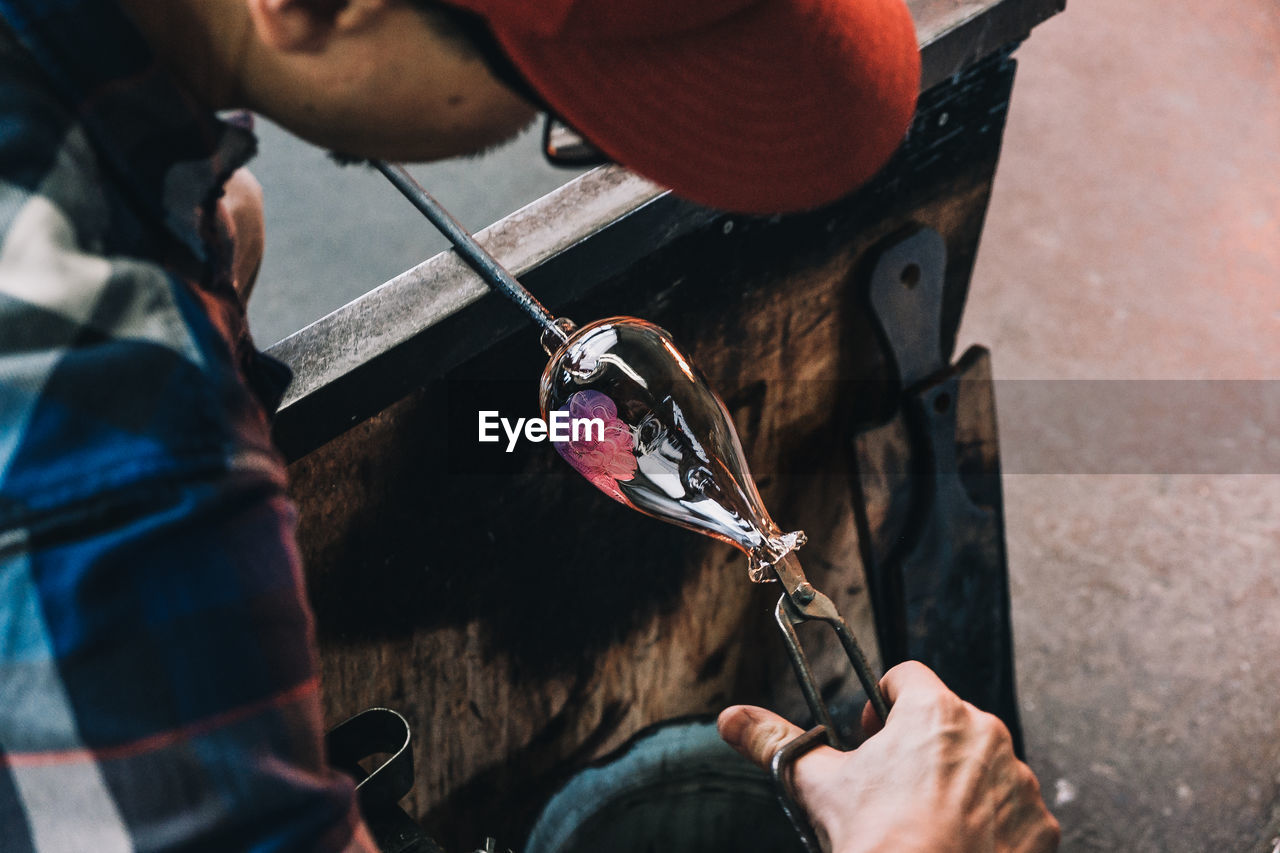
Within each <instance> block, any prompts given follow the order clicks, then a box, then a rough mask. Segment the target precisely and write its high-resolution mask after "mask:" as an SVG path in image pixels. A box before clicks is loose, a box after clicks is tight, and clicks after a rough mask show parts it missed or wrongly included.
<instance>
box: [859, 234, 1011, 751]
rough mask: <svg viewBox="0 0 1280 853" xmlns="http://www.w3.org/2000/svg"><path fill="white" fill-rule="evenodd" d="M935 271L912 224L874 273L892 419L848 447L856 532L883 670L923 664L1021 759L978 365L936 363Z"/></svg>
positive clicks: (983, 378)
mask: <svg viewBox="0 0 1280 853" xmlns="http://www.w3.org/2000/svg"><path fill="white" fill-rule="evenodd" d="M945 273H946V245H945V242H944V240H943V238H942V236H941V235H940V234H938V233H937V232H936V231H934V230H932V229H929V228H923V227H920V228H917V229H916V230H914V231H913V232H911V233H910V234H908V235H907V236H906V237H904V238H902V239H900V240H898V241H897V242H895V243H893V244H891V245H888V246H886V247H885V248H883V249H882V250H881V252H880V254H879V256H878V258H877V259H876V263H875V265H874V267H873V271H872V274H871V279H870V281H869V283H868V296H869V302H870V305H871V309H872V312H873V314H874V315H875V319H876V320H877V321H878V322H879V324H880V327H881V330H882V331H883V334H884V339H885V341H886V342H887V344H888V349H889V350H890V353H891V355H892V356H893V360H894V363H895V365H896V366H897V372H898V377H899V381H900V386H899V387H900V391H899V396H898V399H897V400H896V406H895V409H896V413H895V414H894V416H893V417H892V418H891V419H890V420H889V421H888V422H887V423H885V424H882V425H880V426H878V427H875V428H872V429H868V430H864V431H863V432H861V433H859V434H857V435H856V436H855V437H854V439H853V450H854V453H853V456H854V465H855V469H856V471H855V488H856V489H857V490H858V491H859V493H860V495H861V498H862V500H860V501H855V506H857V507H858V513H859V516H860V517H859V528H860V530H859V533H860V538H861V539H862V548H863V557H864V563H865V565H866V569H867V580H868V585H869V587H870V591H871V598H872V604H873V607H874V609H875V611H876V623H877V627H878V630H879V634H880V646H881V655H882V657H883V659H884V661H885V665H886V666H889V665H891V664H893V663H897V662H900V661H903V660H919V661H922V662H923V663H925V664H927V665H929V666H930V667H931V668H932V669H934V671H935V672H937V673H938V675H939V676H940V677H941V678H942V680H943V681H944V682H946V684H947V685H948V686H949V687H950V688H951V689H952V690H954V691H955V692H956V693H958V694H959V695H960V696H961V697H962V698H964V699H967V700H968V701H970V702H973V703H974V704H975V705H977V706H978V707H980V708H983V709H985V710H987V711H990V712H992V713H994V714H996V715H997V716H999V717H1000V718H1001V719H1002V720H1003V721H1004V722H1005V724H1006V725H1007V726H1008V728H1009V730H1010V732H1011V733H1012V735H1013V739H1014V744H1015V748H1016V750H1017V751H1018V753H1019V754H1021V753H1022V737H1021V727H1020V724H1019V719H1018V708H1017V701H1016V696H1015V692H1014V683H1013V644H1012V638H1011V634H1012V631H1011V626H1010V616H1009V595H1008V569H1007V566H1006V560H1005V551H1004V524H1003V512H1002V499H1001V495H1000V486H999V474H1000V469H999V458H998V449H997V441H996V423H995V404H994V394H993V391H992V387H991V376H990V358H989V354H988V353H987V352H986V350H984V349H982V348H981V347H974V348H972V349H971V350H969V352H967V353H965V355H964V356H963V357H961V359H960V360H959V361H958V362H957V363H956V365H954V366H950V365H948V364H947V363H946V361H945V359H944V354H943V350H942V328H941V317H942V305H943V290H944V286H945ZM978 493H981V496H980V500H979V499H978V498H975V494H978ZM873 516H874V517H873Z"/></svg>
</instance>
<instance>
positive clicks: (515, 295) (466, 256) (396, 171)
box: [370, 160, 569, 343]
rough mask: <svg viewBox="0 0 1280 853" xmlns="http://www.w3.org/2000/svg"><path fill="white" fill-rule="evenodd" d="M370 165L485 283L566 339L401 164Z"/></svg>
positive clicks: (553, 321)
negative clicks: (433, 227) (442, 235)
mask: <svg viewBox="0 0 1280 853" xmlns="http://www.w3.org/2000/svg"><path fill="white" fill-rule="evenodd" d="M370 162H371V163H372V164H373V167H374V168H375V169H377V170H378V171H379V172H381V173H382V174H383V175H385V176H386V178H387V180H389V181H390V182H391V183H392V185H393V186H395V188H396V189H398V190H400V192H401V194H403V195H404V197H405V198H407V199H408V200H409V202H410V203H411V204H412V205H413V206H414V207H416V208H417V209H418V211H419V212H421V213H422V215H423V216H425V217H427V219H429V220H430V221H431V224H432V225H434V226H435V227H436V228H438V229H439V230H440V233H441V234H444V236H445V237H447V238H448V239H449V242H450V243H452V244H453V247H454V248H455V249H456V250H457V252H458V254H459V255H460V256H461V257H462V259H463V260H464V261H466V262H467V265H468V266H470V267H471V268H472V269H473V270H475V271H476V273H478V274H479V276H480V278H482V279H484V282H485V284H487V285H489V286H490V287H492V288H493V289H494V290H496V291H498V292H499V293H501V294H502V295H503V296H505V297H507V298H508V299H510V300H511V301H512V302H514V303H515V304H516V305H518V306H519V307H520V309H521V310H523V311H524V312H525V313H526V314H528V315H529V316H530V317H532V318H533V320H534V322H535V323H537V324H538V325H539V326H541V327H542V330H543V332H545V333H546V334H549V335H551V336H552V337H554V338H555V339H556V340H558V341H560V342H561V343H564V342H566V341H568V340H569V336H568V335H567V334H565V331H564V329H562V328H560V327H559V326H557V325H556V318H555V317H554V316H552V314H551V312H550V311H548V310H547V309H546V308H545V307H543V305H542V303H541V302H539V301H538V300H537V298H536V297H535V296H534V295H533V294H532V293H530V292H529V291H528V290H526V289H525V287H524V285H522V284H521V283H520V282H518V281H516V278H515V276H513V275H512V274H511V273H509V272H507V270H506V268H505V267H504V266H502V264H501V263H499V262H498V259H497V258H495V257H494V256H493V255H491V254H489V252H488V251H486V250H485V248H484V247H483V246H481V245H480V243H479V242H477V241H476V238H475V237H473V236H471V233H470V232H469V231H467V229H466V228H464V227H463V226H462V223H461V222H459V221H458V220H456V219H454V218H453V215H452V214H451V213H449V211H447V210H445V209H444V206H443V205H441V204H440V202H438V201H436V199H435V197H434V196H432V195H431V193H429V192H427V191H426V190H425V189H424V188H423V186H422V185H421V184H419V183H418V182H417V180H415V179H414V177H413V175H410V174H409V172H408V170H406V169H405V168H404V166H401V165H399V164H398V163H387V162H384V161H382V160H372V161H370Z"/></svg>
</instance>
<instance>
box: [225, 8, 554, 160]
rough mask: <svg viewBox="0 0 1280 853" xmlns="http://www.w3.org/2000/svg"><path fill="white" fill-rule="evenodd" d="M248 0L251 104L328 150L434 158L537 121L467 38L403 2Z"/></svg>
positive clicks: (245, 77)
mask: <svg viewBox="0 0 1280 853" xmlns="http://www.w3.org/2000/svg"><path fill="white" fill-rule="evenodd" d="M245 2H247V4H248V8H249V12H250V17H251V20H252V22H253V30H254V38H255V44H254V45H253V47H252V50H249V51H246V53H245V61H244V67H243V68H242V69H241V72H240V77H241V85H242V92H243V96H244V99H245V100H247V101H248V105H249V106H251V107H252V108H253V109H255V110H257V111H258V112H261V113H263V114H264V115H266V116H268V117H270V118H272V119H274V120H275V121H277V122H279V123H280V124H282V125H284V126H285V127H287V128H289V129H290V130H292V131H293V132H295V133H297V134H298V135H299V136H302V137H304V138H306V139H308V140H310V141H312V142H314V143H316V144H318V145H321V146H323V147H326V148H329V149H331V150H334V151H337V152H339V153H342V154H348V155H352V156H358V157H370V158H374V157H376V158H380V159H387V160H435V159H440V158H444V157H450V156H456V155H459V154H465V153H470V152H473V151H477V150H480V149H483V148H486V147H489V146H492V145H494V144H497V143H499V142H501V141H503V140H505V139H507V138H509V137H511V136H512V135H514V134H515V133H517V132H518V131H519V130H520V129H521V128H523V127H524V126H525V125H527V124H528V123H529V122H530V121H531V120H532V118H533V116H534V113H535V110H534V108H533V107H532V106H530V105H529V104H528V103H526V102H525V101H523V100H521V99H520V98H519V97H518V96H516V95H515V94H514V93H513V92H511V90H510V89H508V88H506V87H505V86H503V85H502V84H501V83H499V82H498V81H497V80H496V79H495V78H494V77H493V75H492V73H491V72H490V71H489V69H488V67H487V66H486V65H485V63H484V61H483V60H482V59H481V58H480V57H479V56H478V55H477V54H476V53H475V52H474V51H473V50H471V49H470V48H469V47H468V46H467V45H466V43H465V42H462V41H461V40H460V37H459V36H457V35H454V34H451V33H448V32H447V31H445V30H444V29H443V28H441V27H440V26H438V25H437V24H435V23H434V22H433V21H432V19H431V18H429V17H428V16H427V15H425V14H423V13H422V12H421V11H420V10H419V9H415V8H413V7H412V6H410V5H408V3H406V2H404V0H349V2H347V3H345V5H344V4H341V3H332V2H330V3H322V2H319V0H245ZM325 6H328V7H329V11H327V12H326V11H325ZM334 6H338V7H339V8H338V9H337V11H333V7H334Z"/></svg>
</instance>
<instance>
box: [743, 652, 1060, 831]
mask: <svg viewBox="0 0 1280 853" xmlns="http://www.w3.org/2000/svg"><path fill="white" fill-rule="evenodd" d="M880 687H881V689H882V690H883V691H884V694H885V698H887V699H888V700H889V702H890V703H892V705H893V708H892V710H891V711H890V712H889V719H888V721H887V722H886V724H885V725H884V726H883V727H881V725H880V720H879V719H878V718H877V717H876V715H875V712H874V711H872V710H871V707H870V705H868V706H867V707H866V708H864V709H863V713H862V726H863V729H864V730H865V731H866V733H867V734H868V735H869V738H868V739H867V741H866V742H865V743H864V744H863V745H862V746H860V747H858V749H856V750H854V751H853V752H837V751H836V750H834V749H831V748H830V747H825V746H824V747H819V748H817V749H815V750H813V751H812V752H810V753H809V754H808V755H806V756H804V757H803V758H801V759H800V760H799V761H798V762H796V765H795V768H794V775H793V777H792V787H793V790H794V792H795V795H796V799H797V800H799V802H800V803H801V804H802V805H803V806H804V807H805V809H806V811H807V812H808V813H809V817H810V819H811V820H812V822H813V825H814V829H815V830H816V831H817V833H818V836H819V839H820V841H821V842H822V846H823V849H824V850H826V851H828V853H872V851H876V853H885V851H893V853H937V851H957V853H969V851H983V853H987V851H991V853H996V851H998V853H1006V851H1007V853H1014V852H1015V851H1016V853H1041V852H1042V851H1053V850H1056V849H1057V848H1058V839H1059V836H1060V831H1059V829H1058V822H1057V821H1056V820H1055V819H1054V817H1053V815H1051V814H1049V810H1048V809H1047V808H1046V807H1045V804H1044V801H1043V800H1042V799H1041V798H1040V785H1039V783H1038V782H1037V781H1036V777H1035V775H1034V774H1033V773H1032V772H1031V769H1030V768H1029V767H1027V765H1025V764H1023V763H1022V762H1021V761H1019V760H1018V759H1017V758H1016V757H1015V756H1014V754H1013V744H1012V741H1011V740H1010V738H1009V731H1008V729H1006V728H1005V726H1004V724H1003V723H1001V722H1000V720H998V719H997V718H996V717H994V716H992V715H991V714H987V713H984V712H982V711H979V710H978V709H977V708H975V707H974V706H973V705H970V704H969V703H968V702H965V701H963V700H961V699H960V698H959V697H958V696H956V695H955V694H954V693H952V692H951V691H950V690H948V689H947V687H946V685H944V684H943V683H942V682H941V681H940V680H939V679H938V677H937V676H936V675H934V674H933V672H932V671H931V670H929V669H928V668H927V667H925V666H924V665H922V664H919V663H914V662H907V663H904V664H901V665H899V666H896V667H894V668H893V669H892V670H890V671H889V673H888V674H887V675H885V677H884V679H883V680H882V681H881V682H880ZM718 725H719V728H720V736H721V737H723V738H724V739H725V740H726V741H727V742H728V743H729V744H730V745H731V746H733V747H734V748H735V749H736V750H738V752H740V753H742V754H743V755H744V756H746V757H747V758H749V759H750V760H751V761H753V762H755V763H756V764H758V765H760V766H761V767H764V768H767V767H768V766H769V761H770V759H772V758H773V754H774V752H776V751H777V750H778V748H779V747H780V746H782V745H783V744H784V743H786V742H787V741H789V740H790V739H791V738H793V737H795V736H796V735H798V734H800V729H799V728H797V727H796V726H793V725H792V724H791V723H789V722H787V721H786V720H784V719H783V718H782V717H779V716H778V715H777V714H774V713H772V712H770V711H766V710H764V709H763V708H754V707H750V706H745V705H738V706H735V707H733V708H728V709H726V710H725V711H724V712H723V713H722V714H721V715H720V720H719V723H718Z"/></svg>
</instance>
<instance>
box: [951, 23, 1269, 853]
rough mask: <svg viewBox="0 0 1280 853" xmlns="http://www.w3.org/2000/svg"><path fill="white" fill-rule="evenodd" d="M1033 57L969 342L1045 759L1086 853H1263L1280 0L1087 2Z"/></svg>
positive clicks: (1040, 755) (1009, 138) (1028, 707)
mask: <svg viewBox="0 0 1280 853" xmlns="http://www.w3.org/2000/svg"><path fill="white" fill-rule="evenodd" d="M1018 56H1019V59H1020V68H1019V77H1018V82H1017V84H1016V86H1015V88H1014V103H1013V110H1012V114H1011V117H1010V123H1009V128H1008V132H1007V135H1006V138H1005V148H1004V155H1003V159H1002V161H1001V166H1000V173H999V177H998V179H997V183H996V191H995V195H994V198H993V201H992V207H991V213H990V218H989V220H988V225H987V229H986V233H985V236H984V240H983V248H982V251H981V253H980V256H979V262H978V268H977V271H976V275H975V278H974V288H973V294H972V298H971V302H970V305H969V307H968V310H967V313H966V320H965V326H964V329H963V332H962V336H963V337H964V338H965V339H967V340H969V341H981V342H983V343H986V344H988V345H989V346H991V348H992V350H993V352H994V357H995V369H996V373H997V376H998V377H1000V378H1002V379H1005V380H1010V381H1007V382H1003V383H1002V384H1001V387H1000V388H999V389H998V400H999V402H1000V424H1001V431H1002V443H1003V453H1004V460H1005V465H1006V471H1007V476H1006V478H1005V489H1006V495H1005V507H1006V513H1007V521H1008V538H1009V554H1010V563H1011V573H1012V583H1013V607H1014V618H1015V630H1016V633H1017V637H1016V639H1017V645H1018V677H1019V689H1020V695H1021V697H1022V702H1023V707H1024V715H1023V721H1024V724H1025V727H1026V732H1027V736H1028V750H1029V752H1030V756H1031V763H1032V765H1033V767H1034V768H1035V769H1036V771H1037V773H1038V774H1039V776H1040V779H1041V782H1042V784H1043V786H1044V789H1045V792H1046V795H1047V798H1048V801H1049V803H1050V805H1051V807H1052V808H1053V810H1054V811H1055V813H1056V814H1057V815H1058V817H1059V819H1060V820H1061V822H1062V826H1063V850H1065V851H1092V850H1107V851H1171V852H1172V851H1259V853H1264V851H1265V852H1267V853H1269V851H1272V850H1273V849H1280V840H1277V836H1280V382H1277V381H1276V380H1277V379H1280V6H1277V5H1276V4H1275V3H1274V2H1272V0H1237V2H1234V3H1231V4H1216V3H1215V4H1188V3H1163V2H1159V0H1126V2H1123V3H1117V2H1115V1H1114V0H1069V4H1068V9H1067V11H1066V13H1064V14H1063V15H1061V16H1059V17H1058V18H1056V19H1054V20H1052V21H1050V22H1049V23H1047V24H1045V25H1044V26H1043V27H1042V28H1040V29H1039V30H1037V31H1036V33H1035V34H1034V35H1033V36H1032V38H1031V39H1030V41H1029V42H1028V43H1027V44H1026V45H1024V46H1023V48H1022V49H1021V50H1020V51H1019V54H1018ZM1120 379H1126V380H1142V381H1141V382H1131V383H1123V384H1117V383H1114V382H1111V383H1108V382H1103V381H1099V382H1091V381H1074V382H1062V381H1054V380H1120ZM1159 380H1182V381H1178V382H1170V381H1165V382H1161V381H1159ZM1187 380H1197V381H1187ZM1225 380H1261V381H1256V382H1249V383H1241V382H1228V381H1225ZM1265 380H1270V381H1265ZM1055 398H1056V399H1055ZM1063 399H1066V400H1068V401H1069V404H1068V405H1067V406H1065V407H1064V406H1063V405H1062V400H1063ZM1170 399H1172V400H1174V401H1176V404H1171V403H1170V402H1169V401H1170ZM1161 401H1163V404H1161ZM1064 423H1067V424H1070V425H1074V426H1068V427H1064ZM1094 423H1104V424H1106V425H1107V431H1106V432H1105V433H1103V434H1099V432H1098V431H1097V430H1094V429H1092V426H1093V424H1094ZM1119 472H1123V473H1119Z"/></svg>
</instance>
